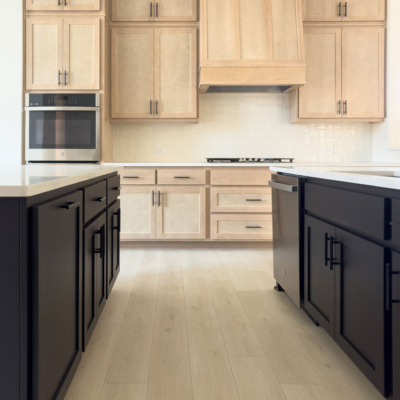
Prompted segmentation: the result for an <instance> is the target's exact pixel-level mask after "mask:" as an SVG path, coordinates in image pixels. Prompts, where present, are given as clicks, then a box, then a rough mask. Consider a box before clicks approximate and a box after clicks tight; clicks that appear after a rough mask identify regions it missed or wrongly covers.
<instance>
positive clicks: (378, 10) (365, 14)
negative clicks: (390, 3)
mask: <svg viewBox="0 0 400 400" xmlns="http://www.w3.org/2000/svg"><path fill="white" fill-rule="evenodd" d="M343 4H344V5H345V7H344V9H343V21H346V22H347V21H384V20H385V19H386V4H385V0H348V1H344V2H343Z"/></svg>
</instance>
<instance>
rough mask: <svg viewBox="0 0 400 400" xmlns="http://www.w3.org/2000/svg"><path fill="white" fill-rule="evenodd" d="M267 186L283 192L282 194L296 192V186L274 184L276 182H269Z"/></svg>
mask: <svg viewBox="0 0 400 400" xmlns="http://www.w3.org/2000/svg"><path fill="white" fill-rule="evenodd" d="M269 185H270V186H271V187H272V188H273V189H277V190H283V191H284V192H291V193H294V192H297V186H293V185H286V184H284V183H280V182H276V181H269Z"/></svg>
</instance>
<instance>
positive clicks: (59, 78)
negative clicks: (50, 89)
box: [58, 4, 61, 86]
mask: <svg viewBox="0 0 400 400" xmlns="http://www.w3.org/2000/svg"><path fill="white" fill-rule="evenodd" d="M59 5H60V4H59ZM58 86H61V71H60V70H58Z"/></svg>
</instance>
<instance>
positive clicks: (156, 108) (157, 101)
mask: <svg viewBox="0 0 400 400" xmlns="http://www.w3.org/2000/svg"><path fill="white" fill-rule="evenodd" d="M156 115H158V100H156Z"/></svg>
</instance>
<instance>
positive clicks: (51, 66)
mask: <svg viewBox="0 0 400 400" xmlns="http://www.w3.org/2000/svg"><path fill="white" fill-rule="evenodd" d="M62 26H63V20H62V18H57V17H54V18H53V17H51V18H41V17H32V18H27V19H26V89H27V90H57V89H58V90H60V89H61V71H62V61H63V60H62V57H63V54H62V53H63V50H62V42H63V40H62Z"/></svg>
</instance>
